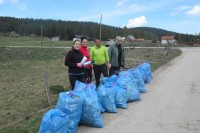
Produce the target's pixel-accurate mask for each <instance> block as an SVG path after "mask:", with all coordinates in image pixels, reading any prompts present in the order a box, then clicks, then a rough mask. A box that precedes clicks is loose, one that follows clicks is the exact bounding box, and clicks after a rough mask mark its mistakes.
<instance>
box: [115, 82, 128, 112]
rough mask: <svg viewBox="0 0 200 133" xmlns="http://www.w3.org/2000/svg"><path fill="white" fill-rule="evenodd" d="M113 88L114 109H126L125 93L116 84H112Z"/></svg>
mask: <svg viewBox="0 0 200 133" xmlns="http://www.w3.org/2000/svg"><path fill="white" fill-rule="evenodd" d="M113 88H114V90H115V104H116V107H117V108H123V109H127V105H126V98H127V93H126V90H125V89H123V88H121V87H119V86H118V85H117V84H114V86H113Z"/></svg>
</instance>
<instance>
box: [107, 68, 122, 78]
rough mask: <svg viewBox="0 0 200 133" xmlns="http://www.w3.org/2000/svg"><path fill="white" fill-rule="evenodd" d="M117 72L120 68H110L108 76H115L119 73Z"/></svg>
mask: <svg viewBox="0 0 200 133" xmlns="http://www.w3.org/2000/svg"><path fill="white" fill-rule="evenodd" d="M119 70H120V67H118V66H111V68H110V70H109V76H112V75H114V74H117V72H119Z"/></svg>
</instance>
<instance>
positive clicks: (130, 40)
mask: <svg viewBox="0 0 200 133" xmlns="http://www.w3.org/2000/svg"><path fill="white" fill-rule="evenodd" d="M134 39H135V38H134V37H133V36H132V35H127V36H126V38H125V41H127V42H133V41H134Z"/></svg>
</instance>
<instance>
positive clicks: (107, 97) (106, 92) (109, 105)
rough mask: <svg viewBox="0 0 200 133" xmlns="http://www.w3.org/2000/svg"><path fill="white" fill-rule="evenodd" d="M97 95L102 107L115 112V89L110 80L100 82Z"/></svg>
mask: <svg viewBox="0 0 200 133" xmlns="http://www.w3.org/2000/svg"><path fill="white" fill-rule="evenodd" d="M97 95H98V98H99V101H100V103H101V105H102V107H103V108H104V109H105V110H106V112H110V113H116V112H117V108H116V105H115V89H114V88H113V83H112V82H107V83H106V84H104V85H103V84H100V86H99V87H98V90H97Z"/></svg>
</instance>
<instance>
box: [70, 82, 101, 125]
mask: <svg viewBox="0 0 200 133" xmlns="http://www.w3.org/2000/svg"><path fill="white" fill-rule="evenodd" d="M95 90H96V86H95V84H94V83H90V84H84V83H81V82H79V81H76V84H75V90H74V91H75V92H79V93H81V94H82V96H83V97H84V102H83V111H82V115H81V121H80V123H81V124H85V125H89V126H93V127H99V128H102V127H103V119H102V115H101V111H102V107H101V106H100V103H99V100H98V96H97V93H96V91H95Z"/></svg>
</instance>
